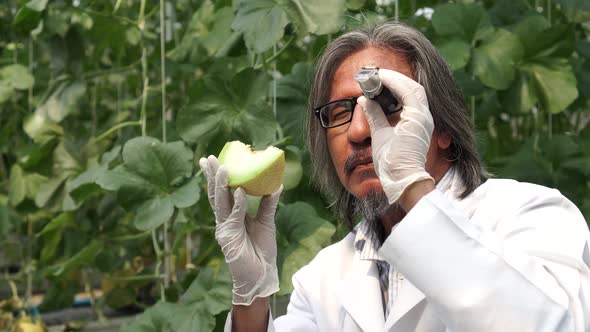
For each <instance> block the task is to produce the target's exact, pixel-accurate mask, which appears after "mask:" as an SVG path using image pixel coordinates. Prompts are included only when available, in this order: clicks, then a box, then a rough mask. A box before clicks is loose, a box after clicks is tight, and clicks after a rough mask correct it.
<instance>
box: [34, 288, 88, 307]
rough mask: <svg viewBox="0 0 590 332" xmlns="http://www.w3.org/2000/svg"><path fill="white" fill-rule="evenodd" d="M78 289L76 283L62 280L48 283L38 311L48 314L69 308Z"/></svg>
mask: <svg viewBox="0 0 590 332" xmlns="http://www.w3.org/2000/svg"><path fill="white" fill-rule="evenodd" d="M80 288H81V287H80V286H79V284H78V283H77V282H64V281H62V280H57V281H53V282H50V284H49V286H48V287H47V288H46V293H45V296H43V302H41V305H40V306H39V309H40V310H41V311H42V312H49V311H58V310H62V309H63V308H70V307H71V306H72V304H73V303H74V300H75V298H76V293H78V292H79V291H81V289H80Z"/></svg>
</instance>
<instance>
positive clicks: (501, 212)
mask: <svg viewBox="0 0 590 332" xmlns="http://www.w3.org/2000/svg"><path fill="white" fill-rule="evenodd" d="M452 183H453V184H452V185H451V186H450V187H449V188H440V189H437V190H435V191H434V192H432V193H430V194H428V195H427V196H425V197H424V198H423V199H421V200H420V202H419V203H418V204H417V205H416V206H415V207H414V208H413V209H412V210H411V211H410V213H409V214H408V215H407V216H406V217H405V218H404V219H403V220H402V221H401V222H400V223H399V224H398V225H397V226H396V227H395V228H394V229H393V231H392V233H391V235H390V236H389V237H388V238H387V240H386V241H385V243H384V244H383V246H382V248H381V250H380V254H381V255H382V257H385V259H386V260H387V261H388V262H389V263H390V264H391V265H392V267H393V268H394V269H395V270H396V271H399V274H398V277H397V278H396V280H397V283H394V285H390V287H396V288H397V292H396V293H397V296H396V298H395V299H394V302H393V306H392V307H391V311H390V313H389V315H388V317H387V319H385V318H384V314H383V312H384V311H383V306H382V302H381V293H380V287H379V281H378V272H377V268H376V266H375V264H374V263H373V262H371V261H367V260H360V259H359V257H358V252H357V251H356V250H355V249H354V246H353V242H354V235H352V234H349V235H348V236H347V237H346V238H345V239H343V240H342V241H340V242H338V243H335V244H333V245H331V246H329V247H327V248H325V249H323V250H322V251H321V252H320V253H318V255H317V256H316V257H315V258H314V259H313V260H312V262H310V263H309V264H308V265H306V266H305V267H303V268H302V269H301V270H299V271H298V272H297V273H296V274H295V275H294V276H293V279H292V280H293V286H294V292H293V294H292V295H291V299H290V303H289V306H288V308H287V314H286V315H284V316H282V317H278V318H277V319H276V320H275V321H274V323H273V321H272V318H271V319H270V320H269V331H273V330H276V331H279V332H283V331H302V332H303V331H305V332H312V331H369V332H372V331H390V332H409V331H416V332H427V331H428V332H439V331H440V332H450V331H452V332H500V331H502V332H507V331H518V332H528V331H530V332H545V331H547V332H548V331H575V332H586V331H590V248H589V246H590V235H589V232H588V227H587V224H586V222H585V220H584V218H583V216H582V215H581V213H580V212H579V210H578V209H577V208H576V207H575V206H574V205H573V204H572V203H571V202H570V201H569V200H567V199H566V198H565V197H563V196H562V195H561V194H560V193H559V192H558V191H557V190H554V189H549V188H545V187H541V186H537V185H532V184H527V183H519V182H516V181H512V180H488V181H487V182H486V183H484V184H482V185H481V186H480V187H479V188H477V189H476V190H475V191H474V192H473V193H472V194H471V195H470V196H469V197H467V198H465V199H463V200H458V199H457V198H455V195H456V193H457V192H458V186H459V185H457V183H458V181H452ZM230 317H231V313H230V315H229V316H228V321H227V324H226V331H229V330H230V329H231V319H230Z"/></svg>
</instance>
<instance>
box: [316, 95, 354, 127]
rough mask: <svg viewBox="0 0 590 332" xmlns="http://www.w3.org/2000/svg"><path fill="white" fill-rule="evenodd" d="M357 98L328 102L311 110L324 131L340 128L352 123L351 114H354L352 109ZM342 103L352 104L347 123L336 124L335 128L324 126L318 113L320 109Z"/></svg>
mask: <svg viewBox="0 0 590 332" xmlns="http://www.w3.org/2000/svg"><path fill="white" fill-rule="evenodd" d="M358 97H360V96H356V97H349V98H342V99H336V100H331V101H329V102H327V103H325V104H322V105H320V106H317V107H315V108H314V109H313V110H314V112H315V115H316V116H317V118H318V120H319V121H320V125H321V126H322V127H323V128H324V129H329V128H336V127H340V126H343V125H345V124H347V123H349V122H351V121H352V114H353V113H354V109H355V108H356V100H357V99H358ZM343 101H348V102H350V103H352V110H351V111H350V114H351V116H350V119H349V120H348V121H346V122H342V123H339V124H337V125H335V126H326V125H324V123H323V121H322V116H321V115H320V111H321V110H322V108H324V107H326V106H328V105H331V104H335V103H339V102H343Z"/></svg>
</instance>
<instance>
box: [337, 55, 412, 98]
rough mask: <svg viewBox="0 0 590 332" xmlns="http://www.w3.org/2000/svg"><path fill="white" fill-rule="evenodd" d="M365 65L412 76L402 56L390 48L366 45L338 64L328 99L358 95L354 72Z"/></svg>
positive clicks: (358, 89) (358, 90)
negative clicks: (366, 46)
mask: <svg viewBox="0 0 590 332" xmlns="http://www.w3.org/2000/svg"><path fill="white" fill-rule="evenodd" d="M366 66H374V67H379V68H385V69H391V70H395V71H398V72H400V73H402V74H404V75H406V76H408V77H411V78H413V77H414V75H413V74H412V70H411V68H410V65H409V64H408V62H407V61H406V59H405V58H404V57H403V56H401V55H399V54H397V53H395V52H393V51H390V50H386V49H382V48H376V47H368V48H365V49H363V50H360V51H358V52H355V53H352V54H351V55H349V56H348V57H346V58H345V59H344V60H343V61H342V62H341V63H340V65H338V67H337V68H336V71H335V72H334V77H333V78H332V86H331V91H330V99H331V100H333V99H339V98H346V97H350V96H355V95H360V88H359V87H358V84H357V82H356V81H355V80H354V74H355V73H356V72H357V71H359V70H360V69H361V68H362V67H366Z"/></svg>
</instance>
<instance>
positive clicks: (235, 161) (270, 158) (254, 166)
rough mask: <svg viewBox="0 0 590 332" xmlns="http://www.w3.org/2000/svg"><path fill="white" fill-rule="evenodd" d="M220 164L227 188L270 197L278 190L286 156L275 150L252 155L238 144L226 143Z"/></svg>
mask: <svg viewBox="0 0 590 332" xmlns="http://www.w3.org/2000/svg"><path fill="white" fill-rule="evenodd" d="M218 160H219V162H220V163H221V164H222V165H225V167H226V168H227V171H228V177H229V178H228V185H229V187H230V188H237V187H242V188H243V189H244V190H245V191H246V193H247V194H248V195H252V196H264V195H268V194H272V193H273V192H275V191H276V190H277V189H279V187H280V186H281V181H282V179H283V173H284V172H285V152H284V151H283V150H281V149H279V148H276V147H274V146H270V147H268V148H266V149H265V150H262V151H252V149H251V148H250V145H246V144H244V143H242V142H240V141H233V142H227V143H225V146H224V147H223V149H222V150H221V152H220V153H219V157H218Z"/></svg>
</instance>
